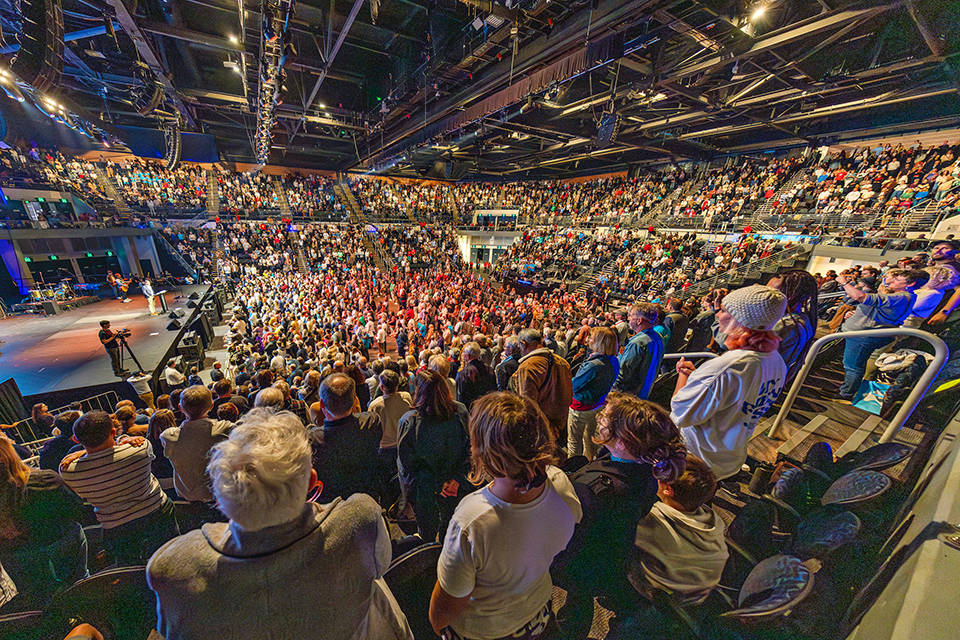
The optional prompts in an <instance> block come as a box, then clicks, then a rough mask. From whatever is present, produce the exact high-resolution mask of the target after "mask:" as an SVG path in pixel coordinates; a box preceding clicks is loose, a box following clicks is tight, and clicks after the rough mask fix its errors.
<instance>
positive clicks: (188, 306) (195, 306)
mask: <svg viewBox="0 0 960 640" xmlns="http://www.w3.org/2000/svg"><path fill="white" fill-rule="evenodd" d="M196 308H197V303H196V302H194V301H193V300H191V301H190V302H188V303H187V309H196Z"/></svg>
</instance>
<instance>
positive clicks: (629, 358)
mask: <svg viewBox="0 0 960 640" xmlns="http://www.w3.org/2000/svg"><path fill="white" fill-rule="evenodd" d="M658 315H659V314H658V312H657V307H656V306H655V305H652V304H649V303H647V302H640V303H637V304H635V305H633V306H632V307H630V311H629V312H627V322H628V323H629V324H630V328H631V329H633V330H634V332H636V335H634V336H633V337H632V338H630V340H629V341H628V342H627V344H626V345H624V348H623V353H621V354H620V373H619V376H618V377H617V381H616V382H615V383H614V385H613V388H614V389H616V390H617V391H622V392H624V393H632V394H633V395H635V396H637V397H638V398H640V399H641V400H646V399H647V396H649V395H650V389H651V388H652V387H653V381H654V380H656V379H657V374H658V373H659V371H660V363H661V362H663V353H664V344H663V338H661V337H660V334H659V333H657V332H656V330H655V329H654V326H655V325H656V323H657V317H658Z"/></svg>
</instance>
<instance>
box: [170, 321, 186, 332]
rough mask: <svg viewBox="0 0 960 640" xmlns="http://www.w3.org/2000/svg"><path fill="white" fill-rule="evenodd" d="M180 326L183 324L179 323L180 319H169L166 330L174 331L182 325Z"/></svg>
mask: <svg viewBox="0 0 960 640" xmlns="http://www.w3.org/2000/svg"><path fill="white" fill-rule="evenodd" d="M182 326H183V325H182V324H180V321H179V320H177V319H174V320H172V321H170V324H168V325H167V331H176V330H177V329H179V328H180V327H182Z"/></svg>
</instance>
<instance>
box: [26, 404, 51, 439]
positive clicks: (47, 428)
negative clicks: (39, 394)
mask: <svg viewBox="0 0 960 640" xmlns="http://www.w3.org/2000/svg"><path fill="white" fill-rule="evenodd" d="M30 417H31V418H33V425H34V428H35V429H39V430H40V432H41V433H44V434H46V433H51V432H52V430H53V423H54V422H55V421H56V418H55V417H54V416H53V414H52V413H50V410H49V408H47V405H45V404H43V403H42V402H38V403H37V404H35V405H33V410H32V411H31V412H30Z"/></svg>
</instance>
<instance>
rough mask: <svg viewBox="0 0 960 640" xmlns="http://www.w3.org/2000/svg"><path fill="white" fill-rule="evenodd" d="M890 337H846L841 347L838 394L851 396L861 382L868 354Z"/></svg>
mask: <svg viewBox="0 0 960 640" xmlns="http://www.w3.org/2000/svg"><path fill="white" fill-rule="evenodd" d="M891 340H892V339H891V338H847V339H846V344H845V345H844V348H843V385H842V386H841V387H840V395H841V396H843V397H844V398H852V397H853V395H854V394H855V393H856V392H857V390H858V389H859V388H860V383H861V382H863V374H864V372H865V371H866V369H867V362H868V361H869V360H870V354H871V353H873V352H874V351H876V350H877V349H879V348H880V347H883V346H885V345H887V344H889V343H890V342H891Z"/></svg>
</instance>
